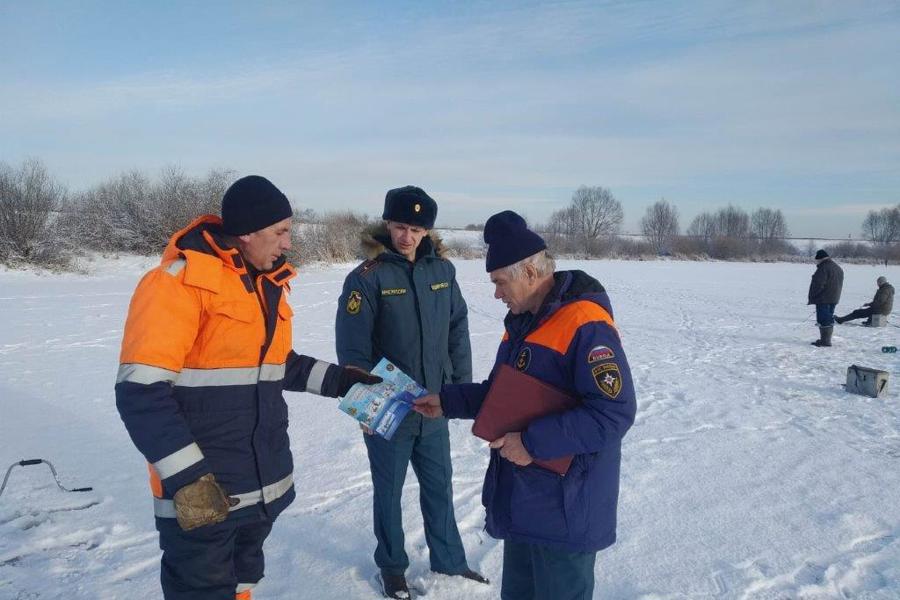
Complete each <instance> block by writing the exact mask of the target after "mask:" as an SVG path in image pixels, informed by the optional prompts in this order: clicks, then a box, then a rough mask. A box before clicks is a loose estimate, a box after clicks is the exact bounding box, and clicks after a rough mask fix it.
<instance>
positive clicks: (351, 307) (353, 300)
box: [347, 290, 362, 315]
mask: <svg viewBox="0 0 900 600" xmlns="http://www.w3.org/2000/svg"><path fill="white" fill-rule="evenodd" d="M361 307H362V294H360V293H359V292H358V291H357V290H353V291H352V292H350V295H349V296H348V297H347V312H348V313H350V314H351V315H355V314H357V313H358V312H359V309H360V308H361Z"/></svg>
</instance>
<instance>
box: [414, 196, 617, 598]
mask: <svg viewBox="0 0 900 600" xmlns="http://www.w3.org/2000/svg"><path fill="white" fill-rule="evenodd" d="M484 240H485V242H486V243H487V244H488V252H487V271H488V272H489V273H490V277H491V281H492V282H493V283H494V285H495V287H496V291H495V293H494V297H495V298H497V299H499V300H502V301H503V302H504V303H505V304H506V306H507V307H508V308H509V312H508V313H507V315H506V319H505V321H504V323H505V325H506V334H505V335H504V336H503V341H502V342H501V343H500V348H499V350H498V352H497V359H496V362H495V365H494V369H493V371H492V373H491V376H490V377H489V378H488V380H487V381H484V382H482V383H471V384H458V385H445V386H443V388H442V389H441V392H440V394H439V395H438V394H434V395H429V396H426V397H424V398H421V399H420V400H418V401H417V406H416V410H417V411H419V412H420V413H422V414H424V415H426V416H430V417H437V416H445V417H449V418H465V419H472V418H474V417H475V416H476V415H477V414H478V411H479V409H480V408H481V404H482V402H483V401H484V398H485V395H486V394H487V392H488V390H489V389H490V387H491V383H492V379H493V376H494V374H495V373H496V371H497V367H498V366H499V365H503V364H506V365H510V366H513V367H515V368H516V369H519V370H520V371H523V372H525V373H526V374H528V375H531V376H532V377H535V378H537V379H540V380H541V381H544V382H546V383H548V384H550V385H552V386H554V387H556V388H558V389H560V390H563V391H565V392H567V393H569V394H570V395H572V396H574V397H577V398H578V399H579V401H580V402H579V404H578V405H577V406H576V407H575V408H572V409H570V410H567V411H564V412H561V413H557V414H552V415H548V416H544V417H541V418H538V419H536V420H534V421H532V422H531V423H529V425H528V426H527V427H526V428H525V429H524V430H523V431H516V432H510V433H507V434H506V435H504V436H503V437H501V438H500V439H497V440H495V441H493V442H492V443H491V448H492V451H491V461H490V464H489V466H488V470H487V474H486V475H485V479H484V492H483V495H482V498H483V502H484V506H485V509H486V512H487V522H486V530H487V532H488V533H489V534H490V535H491V536H493V537H494V538H497V539H501V540H503V541H504V543H503V583H502V590H501V598H503V599H505V600H582V599H583V600H587V599H589V598H591V595H592V593H593V589H594V563H595V560H596V555H597V552H598V551H599V550H602V549H604V548H606V547H608V546H610V545H612V544H613V543H614V542H615V539H616V507H617V503H618V493H619V465H620V462H621V444H622V438H623V436H624V435H625V433H626V432H627V431H628V429H629V428H630V427H631V425H632V423H633V422H634V415H635V397H634V386H633V383H632V378H631V371H630V370H629V368H628V361H627V360H626V358H625V352H624V351H623V349H622V344H621V341H620V339H619V334H618V332H617V330H616V326H615V323H614V322H613V317H612V308H611V306H610V302H609V298H608V297H607V295H606V291H605V290H604V288H603V286H602V285H600V283H599V282H597V281H596V280H595V279H593V278H592V277H590V276H588V275H587V274H585V273H583V272H581V271H558V272H557V271H555V264H554V261H553V259H552V258H551V257H550V256H549V255H548V254H547V252H546V244H545V243H544V240H543V239H542V238H541V237H540V236H539V235H537V234H536V233H534V232H533V231H531V230H529V229H528V228H527V226H526V224H525V221H524V220H523V219H522V217H520V216H519V215H517V214H516V213H514V212H512V211H504V212H501V213H499V214H496V215H494V216H492V217H491V218H490V219H488V221H487V223H486V224H485V228H484ZM568 455H574V459H573V461H572V464H571V466H570V467H569V471H568V472H567V473H566V475H565V476H562V477H561V476H559V475H557V474H556V473H553V472H551V471H549V470H546V469H544V468H542V467H539V466H537V465H535V464H533V461H534V459H553V458H561V457H564V456H568Z"/></svg>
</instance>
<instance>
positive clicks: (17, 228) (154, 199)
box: [0, 158, 900, 269]
mask: <svg viewBox="0 0 900 600" xmlns="http://www.w3.org/2000/svg"><path fill="white" fill-rule="evenodd" d="M236 178H237V173H236V172H235V171H233V170H230V169H212V170H210V171H209V172H208V173H207V174H206V175H205V176H201V177H196V176H190V175H187V174H186V173H184V171H183V170H181V169H180V168H178V167H168V168H165V169H163V170H162V171H161V172H160V173H159V174H158V175H157V176H156V177H151V176H148V175H147V174H145V173H143V172H141V171H136V170H134V171H127V172H124V173H121V174H119V175H116V176H114V177H111V178H110V179H107V180H106V181H103V182H102V183H99V184H96V185H94V186H91V187H89V188H88V189H85V190H81V191H75V192H71V191H69V190H67V189H66V188H65V186H63V185H62V184H60V183H59V182H58V180H57V179H56V178H54V177H53V176H52V174H51V173H50V172H49V171H48V170H47V168H46V167H45V165H44V164H43V163H42V162H41V161H40V160H39V159H33V158H32V159H27V160H25V161H23V162H22V164H21V165H19V166H18V167H14V166H10V165H8V164H6V163H3V162H0V264H4V265H7V266H11V267H17V266H26V265H38V266H44V267H48V268H58V269H65V268H67V267H69V266H70V265H71V264H72V260H73V258H75V257H77V256H80V255H84V254H86V253H87V252H99V253H103V254H117V253H130V254H138V255H147V256H151V255H157V254H159V253H160V252H161V251H162V249H163V248H164V247H165V245H166V243H167V241H168V239H169V237H170V236H171V235H172V234H173V233H174V232H175V231H178V230H179V229H181V228H183V227H184V226H186V225H187V224H188V223H190V222H191V220H192V219H194V218H195V217H196V216H198V215H201V214H218V212H219V204H220V201H221V198H222V195H223V194H224V192H225V190H226V189H227V188H228V186H229V185H230V184H231V183H232V182H233V181H234V180H235V179H236ZM295 215H296V216H297V217H298V219H297V221H298V226H297V229H296V231H295V237H294V239H295V243H294V248H293V250H292V251H291V255H290V256H289V258H290V259H291V260H292V261H293V262H295V263H297V264H302V263H308V262H314V261H324V262H347V261H353V260H356V259H358V258H361V256H360V244H359V236H360V233H361V231H362V230H363V229H365V228H366V227H367V226H369V225H371V224H373V223H375V222H377V219H375V218H373V217H371V216H369V215H366V214H362V213H358V212H350V211H334V212H324V213H317V212H315V211H313V210H311V209H305V210H299V211H297V210H295ZM623 220H624V211H623V208H622V204H621V202H619V201H618V200H617V199H616V198H615V196H614V195H613V194H612V192H610V190H609V189H607V188H604V187H600V186H594V187H587V186H581V187H579V188H578V189H577V190H575V192H574V193H573V195H572V199H571V201H570V202H569V204H568V205H567V206H565V207H562V208H560V209H559V210H557V211H555V212H554V213H553V214H552V215H551V216H550V218H549V219H548V221H547V222H546V223H531V226H532V227H533V228H534V229H535V230H537V231H540V232H541V233H542V235H543V236H544V237H545V239H546V240H547V244H548V246H549V248H550V250H551V252H552V253H554V254H555V255H556V256H559V257H573V258H632V259H649V258H654V257H660V256H665V257H675V258H681V259H688V260H708V259H720V260H736V259H742V260H799V259H801V258H803V257H807V256H811V255H812V254H813V253H814V252H815V250H816V249H817V247H816V246H814V245H813V242H812V240H810V243H809V244H808V246H807V247H806V248H804V249H802V250H801V249H799V248H797V247H796V246H794V245H793V244H791V243H789V242H788V241H787V240H786V239H785V238H787V237H788V236H789V235H790V231H789V228H788V225H787V223H786V221H785V219H784V215H783V214H782V212H781V211H780V210H777V209H770V208H758V209H757V210H755V211H753V212H752V213H747V212H746V211H744V210H743V209H741V208H738V207H735V206H731V205H728V206H726V207H724V208H720V209H718V210H715V211H711V212H703V213H701V214H699V215H697V216H696V217H694V219H693V220H692V221H691V222H690V223H689V224H688V226H687V228H686V229H685V230H684V231H682V229H681V224H680V222H679V215H678V209H677V208H676V206H675V205H674V204H671V203H669V202H668V201H666V200H660V201H659V202H656V203H655V204H653V205H652V206H650V207H648V208H647V210H646V212H645V214H644V215H643V217H642V218H641V221H640V225H641V233H642V235H643V239H634V238H632V237H628V236H623V235H622V234H621V228H622V222H623ZM482 227H483V224H470V225H468V226H467V227H466V229H469V230H480V229H481V228H482ZM861 232H862V235H863V237H864V239H866V240H867V241H868V243H860V242H852V241H846V242H838V243H835V244H831V245H827V246H826V249H827V250H828V252H829V254H830V255H831V256H834V257H836V258H844V259H856V260H861V261H866V260H868V261H879V262H884V263H885V264H887V263H888V262H898V261H900V205H898V206H896V207H893V208H885V209H882V210H879V211H870V212H869V213H868V215H867V216H866V218H865V220H864V221H863V223H862V225H861ZM446 246H447V248H448V250H449V252H450V254H451V255H453V256H458V257H463V258H476V257H478V256H481V255H482V254H483V248H482V247H481V245H480V244H475V245H473V244H471V243H468V242H466V241H465V240H462V239H454V240H450V241H449V242H448V243H447V244H446Z"/></svg>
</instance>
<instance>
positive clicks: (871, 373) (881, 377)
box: [845, 365, 888, 398]
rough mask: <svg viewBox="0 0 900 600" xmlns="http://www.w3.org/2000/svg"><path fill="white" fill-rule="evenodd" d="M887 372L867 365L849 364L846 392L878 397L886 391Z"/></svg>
mask: <svg viewBox="0 0 900 600" xmlns="http://www.w3.org/2000/svg"><path fill="white" fill-rule="evenodd" d="M887 383H888V373H887V371H879V370H878V369H870V368H869V367H859V366H857V365H850V367H849V368H848V369H847V385H846V386H845V387H846V388H847V391H848V392H851V393H853V394H860V395H863V396H870V397H872V398H878V397H879V396H882V395H883V394H885V393H886V392H887Z"/></svg>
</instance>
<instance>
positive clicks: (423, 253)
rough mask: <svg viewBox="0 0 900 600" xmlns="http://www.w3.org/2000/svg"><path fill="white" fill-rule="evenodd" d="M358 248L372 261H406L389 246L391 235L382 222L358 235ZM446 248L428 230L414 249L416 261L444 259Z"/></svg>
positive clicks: (431, 231)
mask: <svg viewBox="0 0 900 600" xmlns="http://www.w3.org/2000/svg"><path fill="white" fill-rule="evenodd" d="M360 246H361V248H362V252H363V255H364V256H365V257H366V258H369V259H374V258H380V259H382V260H383V259H397V260H406V257H405V256H403V255H402V254H400V253H399V252H397V251H396V250H395V249H394V246H393V245H392V244H391V234H390V233H389V232H388V230H387V224H385V223H384V222H381V223H378V224H375V225H372V226H370V227H367V228H366V229H364V230H363V231H362V233H361V234H360ZM446 253H447V248H446V247H445V246H444V242H443V240H442V239H441V236H439V235H438V234H437V232H435V230H434V229H430V230H429V231H428V234H427V235H426V236H425V237H424V238H422V242H421V243H420V244H419V247H418V248H416V260H417V261H418V260H420V259H422V258H444V257H445V255H446Z"/></svg>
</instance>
